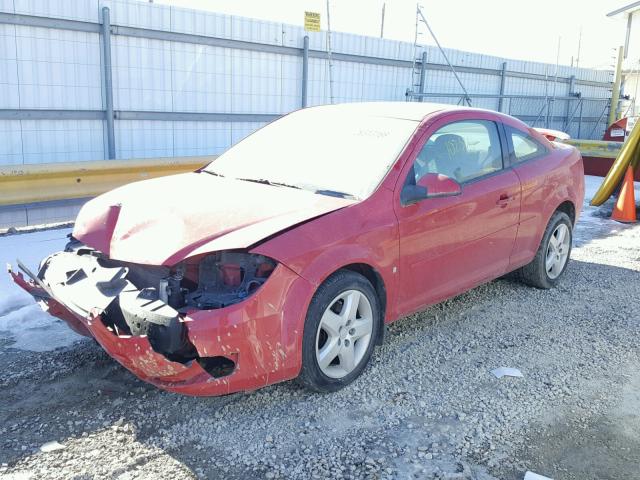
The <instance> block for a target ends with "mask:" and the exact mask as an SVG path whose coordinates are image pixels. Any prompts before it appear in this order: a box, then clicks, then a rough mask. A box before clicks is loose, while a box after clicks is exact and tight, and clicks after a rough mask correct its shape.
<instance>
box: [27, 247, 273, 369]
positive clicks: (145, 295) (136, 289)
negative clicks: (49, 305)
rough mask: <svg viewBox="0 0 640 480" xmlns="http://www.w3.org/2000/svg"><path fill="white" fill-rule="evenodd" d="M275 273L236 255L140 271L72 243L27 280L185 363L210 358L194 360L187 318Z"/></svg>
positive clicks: (259, 259) (261, 260)
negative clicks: (185, 323) (186, 322)
mask: <svg viewBox="0 0 640 480" xmlns="http://www.w3.org/2000/svg"><path fill="white" fill-rule="evenodd" d="M275 267H276V263H275V262H274V261H273V260H271V259H270V258H267V257H264V256H262V255H254V254H250V253H246V252H236V251H225V252H217V253H211V254H207V255H204V256H200V257H197V258H194V259H187V260H186V261H184V262H181V263H179V264H178V265H176V266H174V267H165V266H152V265H139V264H133V263H127V262H120V261H116V260H112V259H109V258H107V257H106V256H105V255H104V254H102V253H101V252H99V251H97V250H94V249H92V248H90V247H87V246H85V245H84V244H82V243H80V242H78V241H76V240H74V239H72V240H71V242H69V243H68V244H67V247H66V248H65V251H63V252H58V253H55V254H53V255H50V256H49V257H47V258H46V259H44V260H43V261H42V263H41V264H40V269H39V271H38V274H37V276H34V275H33V274H31V273H30V272H28V271H25V273H27V274H28V275H30V276H31V277H32V278H33V280H34V281H35V282H36V283H37V284H38V285H39V286H40V287H41V288H42V290H44V291H45V292H47V294H48V295H50V296H51V297H54V298H56V299H59V300H60V301H62V302H63V304H64V305H65V306H66V307H68V308H69V309H71V310H72V311H73V312H74V313H76V314H77V315H79V316H81V317H83V318H88V317H90V316H94V315H95V316H97V315H100V318H101V319H102V322H103V323H104V325H105V326H106V327H107V328H108V329H109V330H111V331H112V332H113V333H114V334H115V335H118V336H146V337H147V338H148V340H149V343H150V344H151V346H152V348H153V349H154V350H155V351H156V352H158V353H160V354H162V355H164V356H165V357H167V358H168V359H169V360H172V361H177V362H182V363H185V362H189V361H191V360H194V359H196V360H198V361H200V360H203V361H204V360H207V359H199V358H198V356H197V352H196V351H195V347H194V346H193V345H192V344H191V342H190V341H189V339H188V338H187V333H186V328H185V326H184V325H183V323H182V319H183V318H184V316H185V315H186V314H187V313H188V312H190V311H193V310H212V309H219V308H224V307H228V306H230V305H234V304H236V303H239V302H241V301H243V300H245V299H246V298H248V297H249V296H251V295H252V294H253V293H255V292H256V291H257V290H258V289H259V288H260V287H261V286H262V285H263V284H264V282H266V280H267V279H268V278H269V276H270V275H271V273H272V272H273V271H274V269H275ZM209 363H210V362H209ZM208 367H209V368H207V370H208V371H209V370H211V368H214V369H215V367H211V365H208Z"/></svg>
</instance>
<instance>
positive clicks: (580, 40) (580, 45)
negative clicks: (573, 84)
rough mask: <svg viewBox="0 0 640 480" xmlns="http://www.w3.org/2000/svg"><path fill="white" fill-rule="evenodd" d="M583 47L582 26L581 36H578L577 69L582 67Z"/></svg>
mask: <svg viewBox="0 0 640 480" xmlns="http://www.w3.org/2000/svg"><path fill="white" fill-rule="evenodd" d="M581 47H582V26H580V34H579V35H578V56H577V57H576V68H579V67H580V48H581Z"/></svg>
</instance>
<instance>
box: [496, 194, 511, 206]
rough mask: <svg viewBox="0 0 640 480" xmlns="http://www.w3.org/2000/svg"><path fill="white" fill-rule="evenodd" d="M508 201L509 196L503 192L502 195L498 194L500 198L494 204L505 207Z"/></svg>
mask: <svg viewBox="0 0 640 480" xmlns="http://www.w3.org/2000/svg"><path fill="white" fill-rule="evenodd" d="M510 201H511V197H510V196H509V195H507V194H506V193H503V194H502V195H500V198H499V199H498V201H497V202H496V205H498V206H499V207H500V208H506V207H507V206H508V205H509V202H510Z"/></svg>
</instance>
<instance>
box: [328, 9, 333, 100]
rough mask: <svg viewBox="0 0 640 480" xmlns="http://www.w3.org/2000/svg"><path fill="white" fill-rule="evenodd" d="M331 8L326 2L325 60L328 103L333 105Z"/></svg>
mask: <svg viewBox="0 0 640 480" xmlns="http://www.w3.org/2000/svg"><path fill="white" fill-rule="evenodd" d="M330 10H331V6H330V5H329V0H327V59H328V61H329V101H330V103H331V104H333V71H332V70H333V61H332V58H331V13H330Z"/></svg>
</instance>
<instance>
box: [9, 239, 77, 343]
mask: <svg viewBox="0 0 640 480" xmlns="http://www.w3.org/2000/svg"><path fill="white" fill-rule="evenodd" d="M69 233H71V229H69V228H65V229H60V230H46V231H39V232H33V233H24V234H19V235H7V236H3V237H0V267H1V268H3V269H4V266H5V265H7V264H11V265H13V268H14V270H17V265H16V259H20V260H21V261H22V262H23V263H24V264H25V265H26V266H27V267H28V268H29V269H30V270H31V271H33V272H37V271H38V265H39V264H40V261H41V260H42V259H43V258H44V257H46V256H47V255H49V254H51V253H53V252H56V251H59V250H62V249H64V246H65V244H66V242H67V235H68V234H69ZM81 338H83V337H81V336H80V335H78V334H76V333H75V332H73V331H72V330H71V329H70V328H69V327H67V326H66V324H65V323H64V322H62V321H60V320H58V319H57V318H55V317H52V316H51V315H49V314H48V313H46V312H43V311H42V309H41V308H40V306H39V305H37V304H36V302H35V301H34V300H33V298H32V297H31V295H29V294H28V293H27V292H25V291H24V290H22V289H21V288H20V287H18V286H17V285H15V284H14V283H13V281H12V280H11V278H10V277H9V275H8V274H7V273H6V272H4V271H1V272H0V339H2V340H8V345H7V346H8V347H10V348H17V349H20V350H29V351H34V352H44V351H48V350H54V349H56V348H59V347H64V346H67V345H71V344H72V343H74V342H75V341H77V340H79V339H81ZM3 343H4V342H3Z"/></svg>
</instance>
